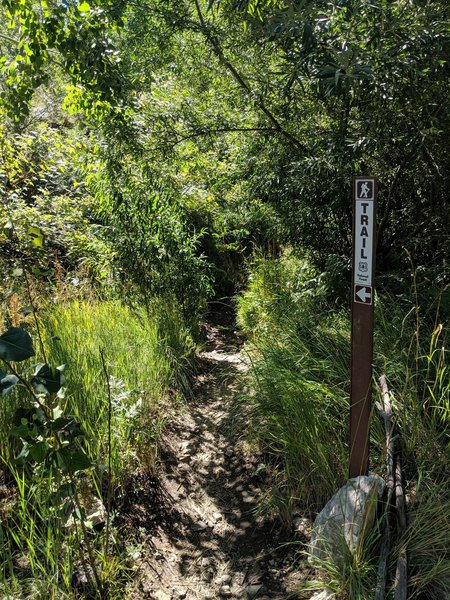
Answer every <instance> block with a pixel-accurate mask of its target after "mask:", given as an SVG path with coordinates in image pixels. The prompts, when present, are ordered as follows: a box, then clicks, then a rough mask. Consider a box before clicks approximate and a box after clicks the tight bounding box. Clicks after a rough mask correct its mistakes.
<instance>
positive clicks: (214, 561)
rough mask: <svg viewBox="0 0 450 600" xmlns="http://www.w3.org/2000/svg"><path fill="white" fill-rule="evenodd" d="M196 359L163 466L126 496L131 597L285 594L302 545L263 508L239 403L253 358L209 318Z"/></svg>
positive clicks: (260, 477) (259, 470) (168, 599)
mask: <svg viewBox="0 0 450 600" xmlns="http://www.w3.org/2000/svg"><path fill="white" fill-rule="evenodd" d="M198 359H199V363H200V368H199V370H198V374H197V376H196V381H195V387H194V399H193V400H192V401H190V402H189V403H188V405H187V407H186V410H185V411H184V412H183V413H182V414H181V415H180V416H179V417H177V419H176V420H175V422H173V423H172V424H171V426H170V429H169V431H168V432H167V433H166V435H165V440H164V443H163V450H162V461H161V472H159V473H158V474H157V477H155V478H154V479H148V478H147V479H145V480H143V481H142V482H141V485H140V486H138V488H137V489H136V490H135V492H134V495H133V497H130V498H129V502H130V508H131V511H130V516H129V519H130V521H129V523H128V526H129V527H130V528H131V529H132V530H133V531H134V532H135V535H136V532H138V534H137V535H138V541H137V543H136V553H135V554H136V558H138V565H139V567H138V568H139V577H138V580H139V584H138V585H137V586H136V589H135V590H134V591H133V593H132V595H131V596H130V598H133V600H134V599H138V598H149V599H155V600H182V599H184V598H186V599H188V600H194V599H197V600H198V599H205V600H206V599H220V598H242V599H251V598H258V599H260V600H263V599H265V600H267V599H268V598H270V599H274V600H281V599H284V598H287V597H288V596H289V593H290V592H292V591H293V590H294V589H295V584H296V582H297V581H298V577H299V576H298V574H297V572H296V570H295V556H296V553H297V552H298V550H299V545H298V544H286V543H287V542H291V541H292V533H291V532H286V531H285V530H283V528H282V526H281V524H280V523H279V522H277V521H271V520H268V519H264V518H263V517H261V516H258V513H257V510H256V509H257V506H258V503H259V502H260V500H261V498H262V497H263V495H264V493H265V490H264V488H265V486H266V485H267V483H266V482H265V479H264V477H265V474H264V468H263V465H262V464H261V457H259V456H257V455H255V454H254V453H252V452H251V451H250V449H249V448H248V446H247V445H246V442H245V439H244V434H245V427H246V423H245V419H244V418H243V417H242V413H239V411H236V408H235V402H236V399H237V398H238V397H239V394H240V393H241V391H242V390H241V389H240V385H242V384H240V383H239V378H238V375H239V373H242V372H245V370H246V369H247V365H246V362H245V360H244V357H243V355H242V354H241V353H240V351H239V346H238V343H237V341H236V338H235V336H233V335H231V336H230V333H229V330H228V329H227V328H226V327H221V326H220V325H211V324H210V325H208V326H207V343H206V347H205V350H204V351H203V352H202V353H201V354H200V355H199V357H198ZM152 507H157V510H155V509H154V508H152ZM149 512H151V514H149ZM283 544H284V545H283Z"/></svg>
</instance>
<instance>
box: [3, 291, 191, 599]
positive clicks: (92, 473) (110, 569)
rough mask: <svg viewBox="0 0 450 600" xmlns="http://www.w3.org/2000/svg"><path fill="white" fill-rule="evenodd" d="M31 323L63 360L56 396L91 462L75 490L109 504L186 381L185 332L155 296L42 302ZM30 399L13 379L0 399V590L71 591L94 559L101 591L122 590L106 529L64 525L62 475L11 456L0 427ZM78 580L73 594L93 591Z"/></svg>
mask: <svg viewBox="0 0 450 600" xmlns="http://www.w3.org/2000/svg"><path fill="white" fill-rule="evenodd" d="M40 329H41V336H42V339H43V342H44V347H45V354H46V359H47V360H48V361H49V362H50V363H51V364H52V365H53V366H57V365H62V364H65V365H66V369H65V377H66V381H65V388H66V390H65V395H64V398H63V399H62V400H61V402H60V405H61V408H62V409H63V412H64V413H65V414H67V415H72V416H74V417H75V418H76V420H77V421H78V422H79V423H80V424H81V426H82V429H83V432H84V436H83V441H82V444H83V447H84V449H85V451H86V453H87V454H88V455H89V457H90V459H91V461H92V464H93V466H92V468H91V469H90V470H89V471H85V472H84V473H83V474H82V475H80V474H78V475H76V476H75V477H76V479H77V482H76V488H77V489H78V494H79V495H80V497H83V495H85V496H84V497H88V498H89V497H91V498H92V496H98V497H100V498H102V499H103V502H104V503H105V504H106V505H107V506H109V504H110V500H111V499H113V500H114V497H117V495H118V491H120V489H121V488H123V487H124V486H125V485H126V484H127V483H130V482H131V476H132V474H135V473H136V471H137V470H139V469H141V470H143V469H146V470H148V469H151V468H152V467H153V466H154V462H155V459H156V457H157V452H158V439H159V435H160V432H161V430H162V427H163V424H164V422H165V421H166V419H167V418H168V417H169V416H170V414H171V413H172V411H174V410H176V404H177V403H178V402H179V401H180V399H181V397H182V395H183V394H188V393H189V390H190V368H191V367H190V357H191V354H192V351H193V342H192V339H191V337H190V335H189V332H188V330H187V329H186V327H185V326H184V324H183V319H182V317H181V313H180V312H179V311H178V309H177V305H176V303H174V302H169V301H166V302H163V301H156V300H155V302H154V303H153V304H152V306H151V310H149V311H143V310H138V309H134V310H133V309H131V308H129V307H126V306H124V305H123V304H121V303H119V302H94V301H91V302H87V301H83V302H81V301H72V302H69V303H66V304H61V305H55V306H51V307H47V308H46V309H45V310H43V311H42V314H41V321H40ZM38 346H39V345H38V344H35V349H36V352H37V353H38V355H37V356H36V357H34V358H33V360H31V359H30V360H29V361H27V362H26V363H23V365H24V368H25V370H28V372H32V370H33V363H37V362H39V361H40V360H41V361H42V360H43V358H44V357H43V356H40V355H39V353H40V354H42V352H41V351H40V350H39V347H38ZM29 402H30V399H29V398H28V397H27V395H26V394H25V393H24V392H23V390H22V391H21V389H20V386H17V388H16V389H15V390H14V391H12V392H10V394H8V396H6V397H5V398H4V399H3V402H2V403H1V405H0V412H1V417H2V419H1V422H0V448H1V452H2V453H1V460H2V465H1V468H0V475H3V479H4V481H5V483H6V484H7V486H6V488H5V489H7V490H8V497H7V498H5V499H4V500H2V499H1V495H0V596H1V597H4V598H16V597H24V598H25V597H26V598H36V599H38V598H55V599H56V598H58V599H59V598H61V599H62V598H75V597H76V596H77V594H76V593H75V592H76V590H74V581H76V580H77V579H79V577H78V575H77V572H80V571H83V570H84V571H86V569H85V564H86V563H90V565H91V566H92V563H93V562H94V565H96V570H97V571H98V574H99V577H100V580H101V582H102V584H103V586H104V588H103V592H104V593H105V594H107V596H103V597H109V598H121V597H123V596H124V593H125V592H124V585H123V572H124V564H123V560H122V557H121V555H120V552H121V549H120V547H119V546H116V545H114V544H111V543H108V540H109V542H110V541H111V538H113V537H114V536H113V535H110V534H109V533H108V534H106V536H105V533H104V532H103V533H102V534H100V535H97V534H95V533H94V532H89V531H87V532H86V529H85V528H83V527H80V525H82V521H81V518H79V519H78V521H77V520H75V524H74V526H72V527H71V528H67V527H66V524H65V519H64V517H63V513H62V510H61V499H60V497H56V496H57V495H56V493H55V492H56V490H57V489H58V487H59V486H60V484H61V481H62V480H61V479H60V477H65V476H64V475H61V474H59V473H58V472H56V473H54V472H50V473H49V472H48V471H46V470H45V468H44V467H43V465H41V466H40V465H36V466H31V465H26V466H25V467H18V466H16V465H15V462H14V457H15V455H16V454H17V448H16V447H15V446H14V443H13V441H12V440H11V439H10V438H9V435H8V432H9V429H10V427H11V423H12V418H13V415H14V412H15V410H16V408H17V407H20V406H24V405H27V404H28V403H29ZM66 479H67V477H66ZM66 479H64V481H63V483H65V482H66ZM71 493H73V494H74V493H75V492H71ZM74 498H75V497H74ZM72 501H73V500H72ZM77 506H78V501H77ZM110 516H111V515H110ZM83 522H84V518H83ZM106 531H110V529H109V526H107V528H106ZM90 568H91V567H89V568H88V569H87V572H88V573H89V569H90ZM91 579H92V575H91ZM85 587H86V589H85V590H84V591H83V590H82V591H81V592H80V594H81V596H85V595H86V594H87V595H88V596H89V594H91V595H90V596H89V597H97V596H96V594H95V593H94V592H93V589H94V588H95V587H97V588H98V586H95V585H93V584H92V581H91V582H90V584H87V586H85ZM92 594H93V595H92Z"/></svg>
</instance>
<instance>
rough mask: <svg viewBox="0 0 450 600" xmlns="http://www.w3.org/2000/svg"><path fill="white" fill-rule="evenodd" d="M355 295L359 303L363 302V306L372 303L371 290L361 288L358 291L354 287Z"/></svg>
mask: <svg viewBox="0 0 450 600" xmlns="http://www.w3.org/2000/svg"><path fill="white" fill-rule="evenodd" d="M355 294H356V296H358V298H359V299H360V301H361V302H364V304H369V303H370V304H371V303H372V288H370V287H367V288H365V287H362V288H361V289H360V290H358V286H356V291H355Z"/></svg>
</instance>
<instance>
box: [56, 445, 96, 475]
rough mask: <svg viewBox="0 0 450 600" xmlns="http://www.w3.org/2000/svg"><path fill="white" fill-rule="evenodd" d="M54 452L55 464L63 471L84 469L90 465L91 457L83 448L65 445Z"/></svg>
mask: <svg viewBox="0 0 450 600" xmlns="http://www.w3.org/2000/svg"><path fill="white" fill-rule="evenodd" d="M55 454H56V464H57V466H58V467H59V468H60V469H62V470H63V471H64V472H65V473H75V472H76V471H84V470H85V469H89V468H90V467H91V466H92V462H91V459H90V458H89V457H88V456H87V455H86V454H85V453H84V452H83V450H74V449H73V448H69V447H67V446H66V447H65V448H61V449H60V450H58V451H57V452H56V453H55Z"/></svg>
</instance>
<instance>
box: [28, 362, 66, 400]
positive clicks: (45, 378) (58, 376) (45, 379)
mask: <svg viewBox="0 0 450 600" xmlns="http://www.w3.org/2000/svg"><path fill="white" fill-rule="evenodd" d="M63 383H64V375H63V373H62V372H61V371H60V370H59V368H57V369H54V368H53V367H52V366H51V365H48V364H42V363H40V364H38V365H36V370H35V372H34V377H33V378H32V380H31V385H32V386H33V387H34V388H35V390H36V391H37V392H38V393H49V394H56V393H57V392H59V390H60V388H61V386H62V384H63Z"/></svg>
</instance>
